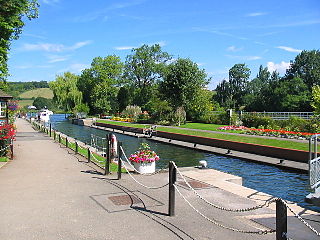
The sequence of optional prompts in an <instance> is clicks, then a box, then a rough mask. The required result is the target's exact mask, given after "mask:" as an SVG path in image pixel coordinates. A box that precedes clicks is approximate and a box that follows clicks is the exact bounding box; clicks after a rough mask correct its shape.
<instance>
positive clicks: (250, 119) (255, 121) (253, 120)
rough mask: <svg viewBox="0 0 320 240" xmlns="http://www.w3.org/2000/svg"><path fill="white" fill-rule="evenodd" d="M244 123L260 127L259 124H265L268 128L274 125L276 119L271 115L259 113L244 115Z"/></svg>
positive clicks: (246, 125) (247, 125)
mask: <svg viewBox="0 0 320 240" xmlns="http://www.w3.org/2000/svg"><path fill="white" fill-rule="evenodd" d="M242 124H243V126H245V127H252V128H258V127H259V126H263V127H264V128H267V126H274V125H275V124H274V120H273V119H272V118H270V117H259V116H257V115H244V116H243V117H242Z"/></svg>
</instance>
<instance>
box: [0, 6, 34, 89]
mask: <svg viewBox="0 0 320 240" xmlns="http://www.w3.org/2000/svg"><path fill="white" fill-rule="evenodd" d="M0 6H1V7H0V81H1V84H0V87H2V88H3V87H4V86H5V82H6V77H7V76H8V65H7V60H8V53H9V50H10V43H11V41H12V40H17V39H18V38H19V35H20V34H21V32H22V28H23V26H24V22H23V17H27V18H28V19H29V20H31V19H33V18H37V17H38V7H39V5H38V3H37V1H36V0H0Z"/></svg>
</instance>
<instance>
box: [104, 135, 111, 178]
mask: <svg viewBox="0 0 320 240" xmlns="http://www.w3.org/2000/svg"><path fill="white" fill-rule="evenodd" d="M106 144H107V147H106V150H107V152H106V165H105V171H104V175H107V174H110V137H109V134H107V135H106Z"/></svg>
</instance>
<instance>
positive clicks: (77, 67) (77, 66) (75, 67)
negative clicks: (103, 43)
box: [58, 63, 90, 74]
mask: <svg viewBox="0 0 320 240" xmlns="http://www.w3.org/2000/svg"><path fill="white" fill-rule="evenodd" d="M89 67H90V65H89V64H83V63H73V64H71V65H69V66H68V67H67V68H64V69H61V70H60V71H58V73H64V72H72V73H75V74H79V73H81V71H82V70H84V69H86V68H89Z"/></svg>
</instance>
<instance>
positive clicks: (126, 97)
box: [117, 86, 132, 112]
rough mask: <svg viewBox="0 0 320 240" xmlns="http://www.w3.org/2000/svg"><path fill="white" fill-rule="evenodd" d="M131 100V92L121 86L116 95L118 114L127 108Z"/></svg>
mask: <svg viewBox="0 0 320 240" xmlns="http://www.w3.org/2000/svg"><path fill="white" fill-rule="evenodd" d="M131 98H132V96H131V92H130V89H129V88H128V87H125V86H123V87H121V88H120V89H119V92H118V95H117V100H118V106H119V112H122V111H123V110H124V109H125V108H126V106H128V105H129V104H130V103H131V102H132V99H131Z"/></svg>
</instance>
